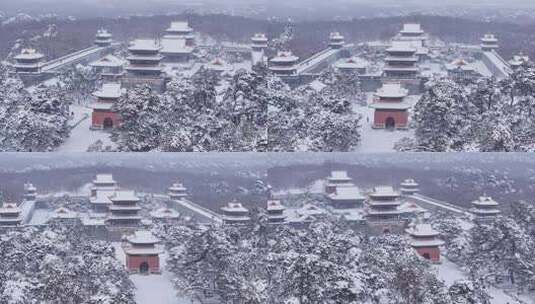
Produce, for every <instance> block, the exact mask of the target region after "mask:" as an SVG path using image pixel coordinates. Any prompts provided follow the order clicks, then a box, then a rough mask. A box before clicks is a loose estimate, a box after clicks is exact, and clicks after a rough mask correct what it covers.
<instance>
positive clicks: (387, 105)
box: [370, 101, 412, 110]
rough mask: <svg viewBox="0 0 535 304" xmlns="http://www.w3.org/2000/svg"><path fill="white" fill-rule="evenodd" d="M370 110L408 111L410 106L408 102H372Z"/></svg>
mask: <svg viewBox="0 0 535 304" xmlns="http://www.w3.org/2000/svg"><path fill="white" fill-rule="evenodd" d="M370 108H372V109H376V110H408V109H410V108H412V104H411V103H410V102H408V101H402V102H374V103H373V104H371V105H370Z"/></svg>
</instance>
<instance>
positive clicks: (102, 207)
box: [89, 174, 118, 214]
mask: <svg viewBox="0 0 535 304" xmlns="http://www.w3.org/2000/svg"><path fill="white" fill-rule="evenodd" d="M117 189H118V187H117V182H116V181H115V180H114V179H113V175H111V174H97V175H96V177H95V179H94V180H93V185H92V187H91V195H90V197H89V203H90V205H91V209H92V211H93V212H96V213H100V214H105V213H107V212H108V207H109V206H110V205H111V204H112V202H111V200H110V196H112V195H113V194H114V193H115V191H116V190H117Z"/></svg>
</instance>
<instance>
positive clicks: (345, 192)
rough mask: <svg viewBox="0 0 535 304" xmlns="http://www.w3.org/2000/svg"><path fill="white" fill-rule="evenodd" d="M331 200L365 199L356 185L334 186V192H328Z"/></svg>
mask: <svg viewBox="0 0 535 304" xmlns="http://www.w3.org/2000/svg"><path fill="white" fill-rule="evenodd" d="M329 198H330V199H331V200H344V201H345V200H365V199H366V198H365V197H364V196H363V195H362V193H361V192H360V189H359V188H358V187H357V186H350V187H336V191H335V192H334V193H331V194H329Z"/></svg>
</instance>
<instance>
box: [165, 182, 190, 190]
mask: <svg viewBox="0 0 535 304" xmlns="http://www.w3.org/2000/svg"><path fill="white" fill-rule="evenodd" d="M168 190H169V191H177V192H182V191H186V190H187V188H186V187H184V184H182V183H181V182H176V183H174V184H172V185H171V187H169V188H168Z"/></svg>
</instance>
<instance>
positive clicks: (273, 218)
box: [266, 200, 286, 224]
mask: <svg viewBox="0 0 535 304" xmlns="http://www.w3.org/2000/svg"><path fill="white" fill-rule="evenodd" d="M284 210H286V207H284V205H282V203H281V202H280V201H279V200H268V202H267V206H266V211H267V216H268V222H269V223H270V224H280V223H284V222H286V215H285V214H284Z"/></svg>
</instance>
